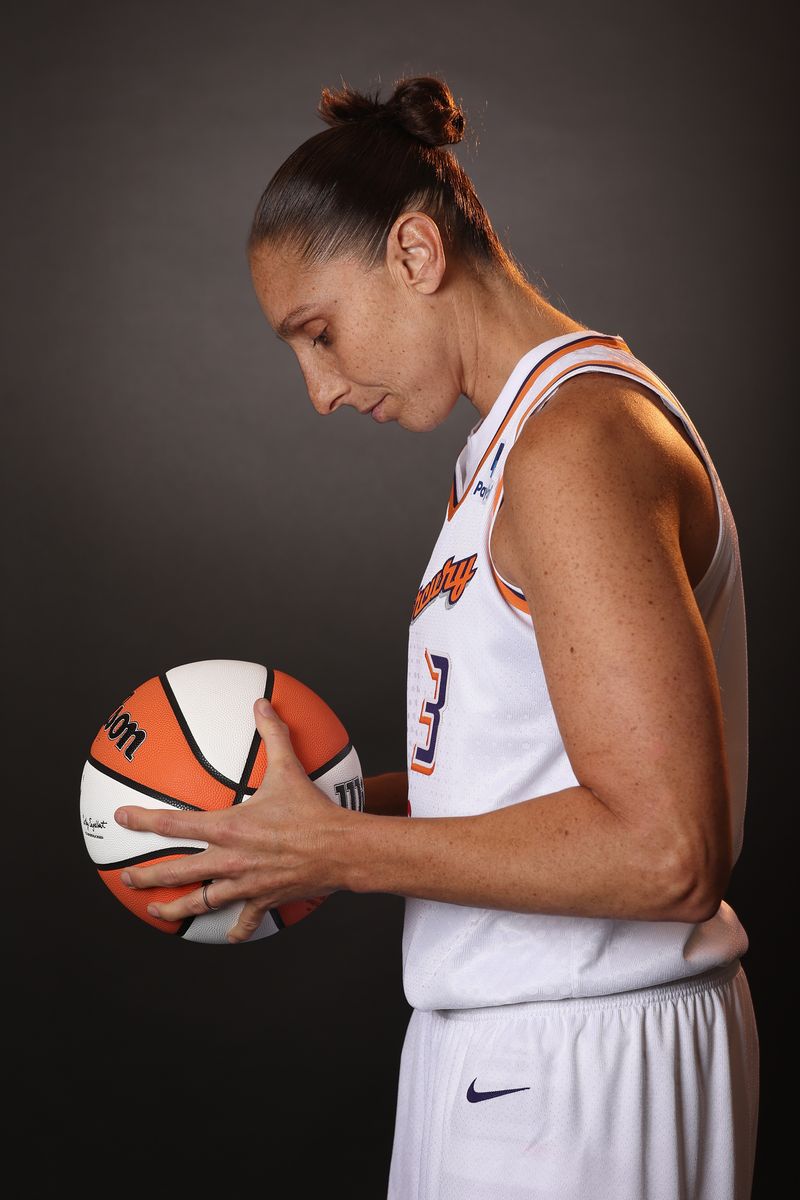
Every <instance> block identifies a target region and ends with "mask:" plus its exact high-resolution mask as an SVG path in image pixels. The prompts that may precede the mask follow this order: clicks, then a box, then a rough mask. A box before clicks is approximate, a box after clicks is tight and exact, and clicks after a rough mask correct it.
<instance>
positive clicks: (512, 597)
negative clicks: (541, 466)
mask: <svg viewBox="0 0 800 1200" xmlns="http://www.w3.org/2000/svg"><path fill="white" fill-rule="evenodd" d="M502 503H503V480H502V478H501V479H500V482H499V483H498V485H497V492H496V494H495V497H494V500H493V501H492V515H491V517H490V518H489V530H488V532H487V534H486V554H487V557H488V559H489V566H490V567H491V571H492V578H493V579H494V582H495V584H496V586H497V590H498V591H499V593H500V595H501V596H502V597H503V599H504V600H505V601H506V603H507V604H508V605H509V606H510V607H511V608H513V610H514V612H516V613H519V614H520V615H521V616H525V617H528V619H529V620H532V618H531V610H530V608H529V607H528V601H527V600H526V599H525V593H524V592H523V591H522V589H521V588H518V587H515V585H514V584H513V583H509V582H508V580H507V579H504V578H503V576H502V575H501V574H500V572H499V571H498V569H497V567H496V566H495V564H494V559H493V558H492V530H493V529H494V523H495V520H496V518H497V514H498V513H499V511H500V507H501V505H502Z"/></svg>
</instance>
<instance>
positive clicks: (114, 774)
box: [89, 754, 206, 812]
mask: <svg viewBox="0 0 800 1200" xmlns="http://www.w3.org/2000/svg"><path fill="white" fill-rule="evenodd" d="M89 762H90V763H91V764H92V766H93V767H94V768H95V769H96V770H98V771H102V772H103V774H104V775H108V777H109V779H116V781H117V782H118V783H124V784H125V785H126V786H127V787H130V788H133V789H134V790H135V791H137V792H141V793H142V795H143V796H150V797H151V799H153V800H162V801H163V802H164V804H169V805H171V807H172V808H185V809H188V810H189V811H190V812H205V811H206V810H205V809H203V808H199V807H198V806H197V805H196V804H187V803H186V801H185V800H176V799H175V797H174V796H168V795H167V794H166V792H157V791H156V789H155V788H151V787H147V785H146V784H144V783H139V782H138V781H137V780H136V779H131V778H129V776H127V775H120V773H119V772H118V771H115V770H113V768H112V767H107V766H106V764H105V763H101V762H100V761H99V760H98V759H96V758H95V757H94V755H93V754H90V755H89Z"/></svg>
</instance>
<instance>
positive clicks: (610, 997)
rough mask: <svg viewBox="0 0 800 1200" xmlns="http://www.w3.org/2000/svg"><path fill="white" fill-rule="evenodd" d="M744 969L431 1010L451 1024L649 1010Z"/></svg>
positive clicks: (727, 967) (730, 965) (736, 965)
mask: <svg viewBox="0 0 800 1200" xmlns="http://www.w3.org/2000/svg"><path fill="white" fill-rule="evenodd" d="M743 969H744V968H743V967H742V963H741V959H739V958H734V959H733V960H732V961H731V962H727V963H722V964H721V965H720V966H716V967H711V968H710V969H709V970H708V971H703V972H702V973H701V974H700V975H687V977H686V978H685V979H676V980H671V981H670V982H669V983H659V984H656V985H654V986H653V987H644V988H631V989H630V991H625V992H606V993H604V994H603V995H602V996H565V997H563V998H562V999H560V1000H523V1001H520V1002H519V1003H517V1004H487V1005H483V1006H482V1007H480V1008H435V1009H432V1010H431V1011H432V1012H434V1013H435V1014H436V1015H437V1016H440V1017H444V1018H445V1019H446V1020H448V1021H486V1020H501V1019H503V1018H505V1019H508V1018H512V1017H515V1016H519V1017H535V1016H536V1015H539V1014H540V1015H541V1016H545V1015H546V1014H548V1013H554V1012H559V1013H562V1014H563V1013H568V1012H578V1011H579V1010H583V1009H591V1008H604V1009H608V1008H625V1007H630V1006H636V1007H647V1006H648V1005H650V1004H659V1003H661V1002H662V1001H664V1000H672V999H675V998H676V997H679V996H691V995H694V994H696V993H697V992H706V991H711V990H713V989H715V988H720V987H724V986H725V984H726V983H730V981H731V980H732V979H734V978H735V977H736V976H737V975H738V974H739V972H740V971H741V970H743Z"/></svg>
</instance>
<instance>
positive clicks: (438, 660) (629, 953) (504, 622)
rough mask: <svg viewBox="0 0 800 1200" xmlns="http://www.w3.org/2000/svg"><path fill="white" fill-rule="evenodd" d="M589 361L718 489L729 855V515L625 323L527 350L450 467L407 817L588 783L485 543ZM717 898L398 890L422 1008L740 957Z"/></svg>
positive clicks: (420, 642)
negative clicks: (520, 451)
mask: <svg viewBox="0 0 800 1200" xmlns="http://www.w3.org/2000/svg"><path fill="white" fill-rule="evenodd" d="M585 371H601V372H609V373H612V374H617V375H624V376H626V377H627V378H629V379H632V380H635V381H637V382H639V383H643V384H645V385H646V386H647V387H648V388H649V389H651V390H652V391H653V392H655V393H656V395H657V396H658V397H659V398H660V399H661V401H662V402H663V404H664V405H666V407H667V408H668V409H669V410H670V411H671V412H673V413H675V414H676V415H677V416H678V417H679V418H680V419H681V421H682V422H683V424H684V426H685V427H686V429H687V430H688V432H689V434H690V436H691V438H692V439H693V441H694V443H695V444H696V445H697V446H698V448H699V450H700V452H701V454H702V457H703V460H704V462H705V464H706V466H707V468H708V471H709V473H710V477H711V480H712V483H713V486H714V492H715V496H716V500H717V511H718V513H719V536H718V540H717V546H716V550H715V552H714V556H713V559H712V561H711V563H710V565H709V567H708V570H707V572H706V574H705V576H704V578H703V579H702V580H701V581H700V583H699V584H698V585H697V587H695V588H694V596H695V600H696V602H697V605H698V608H699V610H700V613H701V614H702V618H703V622H704V624H705V626H706V629H707V632H708V636H709V640H710V643H711V646H712V648H713V653H714V660H715V664H716V669H717V675H718V679H719V684H720V691H721V699H722V706H723V718H724V731H725V738H726V750H727V755H728V763H729V771H730V784H731V801H732V829H733V843H734V844H733V851H734V858H733V861H734V862H735V861H736V859H738V857H739V854H740V852H741V846H742V838H743V826H744V813H745V798H746V790H747V766H748V761H747V754H748V742H747V737H748V729H747V725H748V711H747V650H746V640H745V609H744V594H743V588H742V574H741V562H740V557H739V545H738V537H737V532H736V526H735V524H734V520H733V514H732V512H731V510H730V507H729V505H728V501H727V499H726V496H725V493H724V491H723V488H722V484H721V482H720V479H719V476H718V475H717V472H716V469H715V467H714V464H713V463H712V461H711V458H710V455H709V453H708V450H707V449H706V447H705V444H704V443H703V441H702V439H701V438H700V435H699V434H698V432H697V430H696V429H695V427H694V425H693V424H692V422H691V420H690V419H689V417H688V416H687V414H686V412H685V410H684V409H683V408H682V406H681V405H680V403H679V402H678V400H677V399H676V398H675V396H674V395H673V394H672V392H671V391H670V389H669V388H668V387H667V385H666V384H665V383H664V382H663V381H662V380H661V379H659V378H658V376H657V375H656V374H655V373H654V372H653V371H651V370H650V369H649V368H648V367H647V366H645V365H644V363H642V362H640V361H639V360H638V359H637V358H636V357H635V356H634V355H633V353H632V352H631V350H630V348H629V347H628V345H627V344H626V342H625V341H624V340H623V339H622V338H621V337H619V336H618V335H610V334H604V333H598V332H597V331H596V330H581V331H577V332H572V333H568V334H564V335H562V336H559V337H555V338H551V339H549V340H548V341H545V342H542V343H541V344H540V345H538V346H535V347H534V348H533V349H532V350H529V351H528V352H527V353H526V354H524V355H523V356H522V358H521V359H520V360H519V362H518V363H517V364H516V366H515V367H514V369H513V371H512V372H511V375H510V376H509V378H508V379H507V381H506V383H505V385H504V386H503V389H502V391H501V392H500V395H499V396H498V397H497V400H496V401H495V402H494V404H493V406H492V408H491V410H490V411H489V412H488V413H487V415H486V416H485V417H484V418H483V419H482V420H480V421H479V422H478V423H477V425H475V426H474V427H473V428H472V430H471V432H470V434H469V436H468V438H467V442H466V444H465V446H464V447H463V449H462V451H461V453H460V454H459V456H458V459H457V461H456V466H455V471H454V475H453V481H452V484H451V491H450V498H449V502H448V505H447V512H446V514H445V520H444V524H443V526H442V530H441V533H440V534H439V538H438V541H437V542H436V545H435V547H434V550H433V554H432V555H431V558H430V561H429V563H428V566H427V568H426V570H425V573H424V575H423V578H422V581H421V584H420V587H419V590H418V593H417V596H416V599H415V601H414V604H413V607H412V614H411V622H410V626H409V642H408V689H407V767H408V785H409V809H408V812H409V815H410V816H412V817H449V816H470V815H473V814H477V813H481V812H485V811H489V810H491V809H495V808H500V807H502V806H504V805H508V804H516V803H519V802H521V801H523V800H528V799H531V798H533V797H536V796H541V795H546V794H547V793H549V792H556V791H560V790H561V789H563V788H568V787H575V786H577V784H578V780H577V779H576V777H575V775H574V773H573V771H572V768H571V766H570V762H569V759H568V757H567V753H566V750H565V748H564V744H563V742H562V740H561V735H560V733H559V730H558V725H557V722H556V718H555V714H554V711H553V707H552V704H551V702H550V697H549V693H548V690H547V684H546V680H545V675H544V671H543V668H542V664H541V659H540V658H539V653H538V648H537V645H536V639H535V633H534V628H533V622H532V619H531V615H530V610H529V608H528V606H527V603H526V600H525V596H524V594H523V592H522V591H521V590H520V589H519V588H518V587H515V586H514V585H513V584H511V583H509V582H508V581H507V580H505V579H503V577H502V576H501V575H500V574H499V572H498V571H497V570H496V568H495V566H494V563H493V561H492V558H491V553H490V550H489V538H490V535H491V531H492V527H493V525H494V520H495V518H496V516H497V513H498V512H499V509H500V506H501V505H502V503H503V498H502V497H503V466H504V463H505V460H506V458H507V456H508V453H509V450H510V449H511V447H512V446H513V444H514V442H515V440H516V438H517V436H518V434H519V432H520V430H521V429H522V427H523V425H524V423H525V421H526V420H527V419H528V418H529V417H530V416H531V414H532V413H534V412H535V411H536V410H537V409H538V408H541V407H542V406H543V405H544V404H545V403H546V402H547V400H548V399H549V398H550V396H552V395H553V393H554V391H555V389H556V388H557V387H558V386H559V384H560V383H563V381H564V380H565V379H569V378H570V377H571V376H573V375H577V374H580V373H582V372H585ZM748 944H749V943H748V937H747V934H746V932H745V930H744V927H743V926H742V924H741V923H740V921H739V919H738V917H737V916H736V914H735V912H734V911H733V909H732V908H731V907H730V905H728V904H727V903H725V902H724V901H723V902H722V903H721V904H720V907H719V909H718V911H717V913H716V914H715V916H713V917H712V918H711V919H710V920H708V921H704V922H702V923H685V922H680V921H639V920H617V919H611V918H598V917H589V916H587V917H580V916H566V915H564V916H562V915H555V914H549V913H547V914H544V913H523V912H511V911H505V910H500V909H484V908H473V907H470V906H467V905H461V904H451V903H445V902H441V901H436V900H428V899H421V898H419V897H414V896H406V897H405V910H404V924H403V986H404V991H405V994H406V999H407V1000H408V1003H409V1004H410V1005H411V1006H412V1007H413V1008H420V1009H439V1008H473V1007H478V1006H484V1005H494V1004H513V1003H517V1002H522V1001H529V1000H537V999H541V1000H544V999H559V998H566V997H577V996H592V995H605V994H608V993H612V992H617V991H624V990H629V989H631V988H640V987H648V986H654V985H656V984H659V983H666V982H669V981H673V980H679V979H682V978H684V977H686V976H689V975H696V974H699V973H700V972H703V971H706V970H708V969H710V968H711V967H714V966H716V965H720V964H723V963H727V962H731V961H732V960H733V959H734V958H737V957H739V956H741V955H742V954H744V952H745V951H746V950H747V948H748Z"/></svg>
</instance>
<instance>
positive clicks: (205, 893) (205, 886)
mask: <svg viewBox="0 0 800 1200" xmlns="http://www.w3.org/2000/svg"><path fill="white" fill-rule="evenodd" d="M213 882H214V880H213V879H212V880H211V883H213ZM209 886H210V885H209V884H208V883H204V884H203V904H205V906H206V908H207V909H208V911H209V912H218V911H219V905H216V904H212V903H211V901H210V900H209V898H208V889H209Z"/></svg>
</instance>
